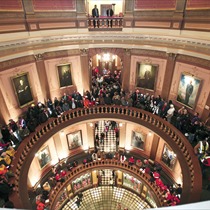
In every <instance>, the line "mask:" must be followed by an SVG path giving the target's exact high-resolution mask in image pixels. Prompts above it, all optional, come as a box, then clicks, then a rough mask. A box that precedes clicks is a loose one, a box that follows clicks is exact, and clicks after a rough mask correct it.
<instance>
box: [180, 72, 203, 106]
mask: <svg viewBox="0 0 210 210" xmlns="http://www.w3.org/2000/svg"><path fill="white" fill-rule="evenodd" d="M200 86H201V80H200V79H198V78H196V77H194V76H192V75H189V74H185V73H182V74H181V77H180V81H179V86H178V91H177V101H178V102H180V103H182V104H184V105H186V106H187V107H189V108H192V109H193V108H194V107H195V105H196V102H197V97H198V92H199V89H200Z"/></svg>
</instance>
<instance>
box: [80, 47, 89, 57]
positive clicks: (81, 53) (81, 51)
mask: <svg viewBox="0 0 210 210" xmlns="http://www.w3.org/2000/svg"><path fill="white" fill-rule="evenodd" d="M80 55H81V56H87V55H88V49H86V48H83V49H80Z"/></svg>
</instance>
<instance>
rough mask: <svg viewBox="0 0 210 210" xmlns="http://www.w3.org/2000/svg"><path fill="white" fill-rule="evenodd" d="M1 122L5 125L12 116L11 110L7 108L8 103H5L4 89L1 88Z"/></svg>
mask: <svg viewBox="0 0 210 210" xmlns="http://www.w3.org/2000/svg"><path fill="white" fill-rule="evenodd" d="M0 98H1V100H0V107H1V109H0V124H1V125H4V124H8V120H9V119H10V118H11V117H10V113H9V110H8V108H7V105H6V103H5V100H4V97H3V94H2V91H1V90H0Z"/></svg>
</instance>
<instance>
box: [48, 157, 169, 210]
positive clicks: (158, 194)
mask: <svg viewBox="0 0 210 210" xmlns="http://www.w3.org/2000/svg"><path fill="white" fill-rule="evenodd" d="M106 168H108V169H115V170H116V169H117V170H121V171H124V172H127V173H130V174H131V173H132V175H134V176H135V177H137V178H138V179H139V180H141V181H142V182H143V183H144V184H146V186H147V187H148V188H149V190H150V191H152V192H154V193H153V194H154V197H153V198H154V199H155V202H156V204H157V206H159V207H161V206H167V203H166V202H164V197H163V193H164V192H163V191H161V190H160V188H159V187H158V186H156V185H155V184H154V183H151V182H150V181H149V179H150V176H149V174H144V173H142V172H141V171H140V170H139V168H138V167H136V166H130V165H129V164H128V162H125V163H120V162H119V161H117V160H114V159H112V160H98V161H94V162H91V163H88V164H86V165H83V164H81V165H79V166H78V167H76V168H73V170H72V171H70V172H68V173H67V176H66V177H65V182H63V183H61V182H59V183H58V184H57V185H56V187H55V188H54V189H53V190H52V191H51V193H50V196H49V200H50V202H49V204H50V206H49V207H50V209H55V206H56V203H57V202H58V196H59V194H61V192H62V190H63V189H64V187H66V186H67V184H68V183H70V182H71V181H72V180H73V179H74V178H75V177H76V176H78V175H79V174H82V173H85V172H86V171H87V170H88V171H92V170H97V169H100V170H101V169H106Z"/></svg>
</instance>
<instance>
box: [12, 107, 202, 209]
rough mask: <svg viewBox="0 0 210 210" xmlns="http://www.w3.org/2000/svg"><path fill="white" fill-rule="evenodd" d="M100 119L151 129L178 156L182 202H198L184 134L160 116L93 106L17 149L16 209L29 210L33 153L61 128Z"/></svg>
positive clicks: (53, 123) (193, 160)
mask: <svg viewBox="0 0 210 210" xmlns="http://www.w3.org/2000/svg"><path fill="white" fill-rule="evenodd" d="M96 118H97V119H100V118H101V119H103V118H116V119H119V120H120V119H122V120H127V121H130V122H134V123H137V124H141V125H142V126H145V127H147V128H149V129H150V130H153V131H154V132H155V133H156V134H157V135H159V136H160V137H161V138H163V139H164V140H165V141H166V142H167V143H168V144H169V145H170V147H171V148H172V149H173V151H174V152H175V153H176V154H177V158H178V160H179V163H180V166H181V170H182V175H183V193H182V199H181V202H182V203H189V202H195V201H199V199H200V198H199V195H200V192H201V189H202V175H201V173H200V165H199V162H198V159H197V157H196V156H195V155H194V152H193V148H192V146H191V145H190V143H189V142H188V141H187V139H186V138H185V137H184V135H183V134H182V133H181V132H180V131H179V130H177V129H176V128H175V127H174V126H173V125H171V124H170V123H168V122H167V121H165V120H163V119H161V118H160V117H158V116H156V115H153V114H151V113H149V112H147V111H145V110H141V109H136V108H131V107H129V108H127V107H123V106H94V107H90V108H86V109H75V110H70V111H68V112H65V113H64V114H63V115H62V116H61V117H59V118H52V119H49V120H48V121H47V122H46V123H45V124H43V125H41V126H40V127H38V128H37V129H36V132H34V133H31V134H30V136H28V137H27V138H26V139H25V140H24V141H23V142H22V143H21V145H20V146H19V148H18V151H17V153H16V159H15V160H14V162H13V165H14V173H15V185H16V188H17V190H16V192H15V193H16V195H15V196H17V197H18V198H19V199H16V201H17V204H16V207H18V208H19V207H20V208H30V202H29V199H27V198H28V190H27V187H23V186H27V177H28V171H29V168H30V164H31V162H32V160H33V158H34V154H35V153H36V152H37V151H38V150H39V149H40V147H41V146H42V145H43V143H45V142H46V141H47V140H48V139H49V138H50V137H52V136H53V135H54V134H55V133H57V132H58V131H60V130H61V129H63V128H65V127H67V126H69V125H73V124H75V123H78V122H82V121H83V120H92V119H96Z"/></svg>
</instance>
